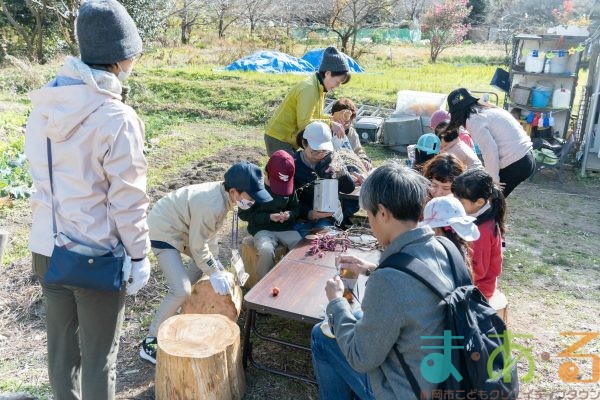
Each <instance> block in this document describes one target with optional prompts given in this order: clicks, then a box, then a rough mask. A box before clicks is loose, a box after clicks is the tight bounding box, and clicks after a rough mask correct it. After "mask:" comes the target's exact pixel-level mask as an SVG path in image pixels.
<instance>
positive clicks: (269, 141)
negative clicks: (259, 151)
mask: <svg viewBox="0 0 600 400" xmlns="http://www.w3.org/2000/svg"><path fill="white" fill-rule="evenodd" d="M265 146H266V148H267V154H268V155H269V157H271V155H272V154H273V153H275V152H276V151H277V150H285V151H287V152H288V153H290V155H292V156H293V155H294V153H295V151H294V147H293V146H292V145H291V144H289V143H286V142H282V141H281V140H279V139H275V138H274V137H271V136H268V135H265Z"/></svg>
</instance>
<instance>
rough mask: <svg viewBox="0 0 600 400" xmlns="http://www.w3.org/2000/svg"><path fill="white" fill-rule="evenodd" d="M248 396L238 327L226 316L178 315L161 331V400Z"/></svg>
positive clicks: (158, 363)
mask: <svg viewBox="0 0 600 400" xmlns="http://www.w3.org/2000/svg"><path fill="white" fill-rule="evenodd" d="M245 391H246V378H245V376H244V369H243V368H242V356H241V347H240V328H239V326H238V325H237V324H236V323H235V322H233V321H231V320H230V319H229V318H227V317H225V316H223V315H216V314H185V315H175V316H173V317H171V318H169V319H167V320H166V321H165V322H163V323H162V324H161V325H160V328H159V329H158V354H157V359H156V382H155V395H156V399H157V400H178V399H182V400H185V399H202V400H229V399H234V400H238V399H241V398H242V397H243V396H244V392H245Z"/></svg>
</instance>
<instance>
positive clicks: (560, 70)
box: [550, 50, 569, 74]
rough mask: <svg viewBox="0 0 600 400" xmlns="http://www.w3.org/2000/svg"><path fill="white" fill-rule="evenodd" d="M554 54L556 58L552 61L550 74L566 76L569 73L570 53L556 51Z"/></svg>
mask: <svg viewBox="0 0 600 400" xmlns="http://www.w3.org/2000/svg"><path fill="white" fill-rule="evenodd" d="M552 53H553V54H554V57H552V58H551V59H550V73H551V74H564V73H565V72H567V65H568V64H569V53H567V51H566V50H554V51H553V52H552Z"/></svg>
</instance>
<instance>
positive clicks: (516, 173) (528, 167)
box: [499, 150, 535, 197]
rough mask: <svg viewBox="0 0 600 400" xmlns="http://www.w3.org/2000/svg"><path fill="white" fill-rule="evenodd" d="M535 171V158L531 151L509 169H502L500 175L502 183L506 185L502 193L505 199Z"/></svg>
mask: <svg viewBox="0 0 600 400" xmlns="http://www.w3.org/2000/svg"><path fill="white" fill-rule="evenodd" d="M533 171H535V158H534V157H533V152H532V151H531V150H530V151H529V152H528V153H527V154H526V155H525V156H523V158H521V159H520V160H519V161H515V162H514V163H512V164H510V165H509V166H508V167H506V168H502V169H501V170H500V171H499V175H500V182H501V183H504V184H505V186H504V190H503V191H502V193H503V194H504V197H508V195H509V194H511V192H512V191H513V190H514V189H515V188H516V187H517V186H519V184H520V183H521V182H523V181H524V180H525V179H527V178H529V177H530V176H531V174H533Z"/></svg>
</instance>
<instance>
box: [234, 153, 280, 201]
mask: <svg viewBox="0 0 600 400" xmlns="http://www.w3.org/2000/svg"><path fill="white" fill-rule="evenodd" d="M225 183H226V184H227V186H229V187H230V188H232V189H236V190H237V191H238V192H246V193H248V195H250V197H252V200H254V201H256V202H257V203H268V202H269V201H271V200H273V198H272V197H271V195H270V194H269V192H267V190H266V189H265V181H264V179H263V176H262V172H261V170H260V168H258V167H257V166H256V165H254V164H252V163H249V162H248V161H242V162H239V163H237V164H233V166H232V167H231V168H229V169H228V170H227V172H225Z"/></svg>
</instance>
